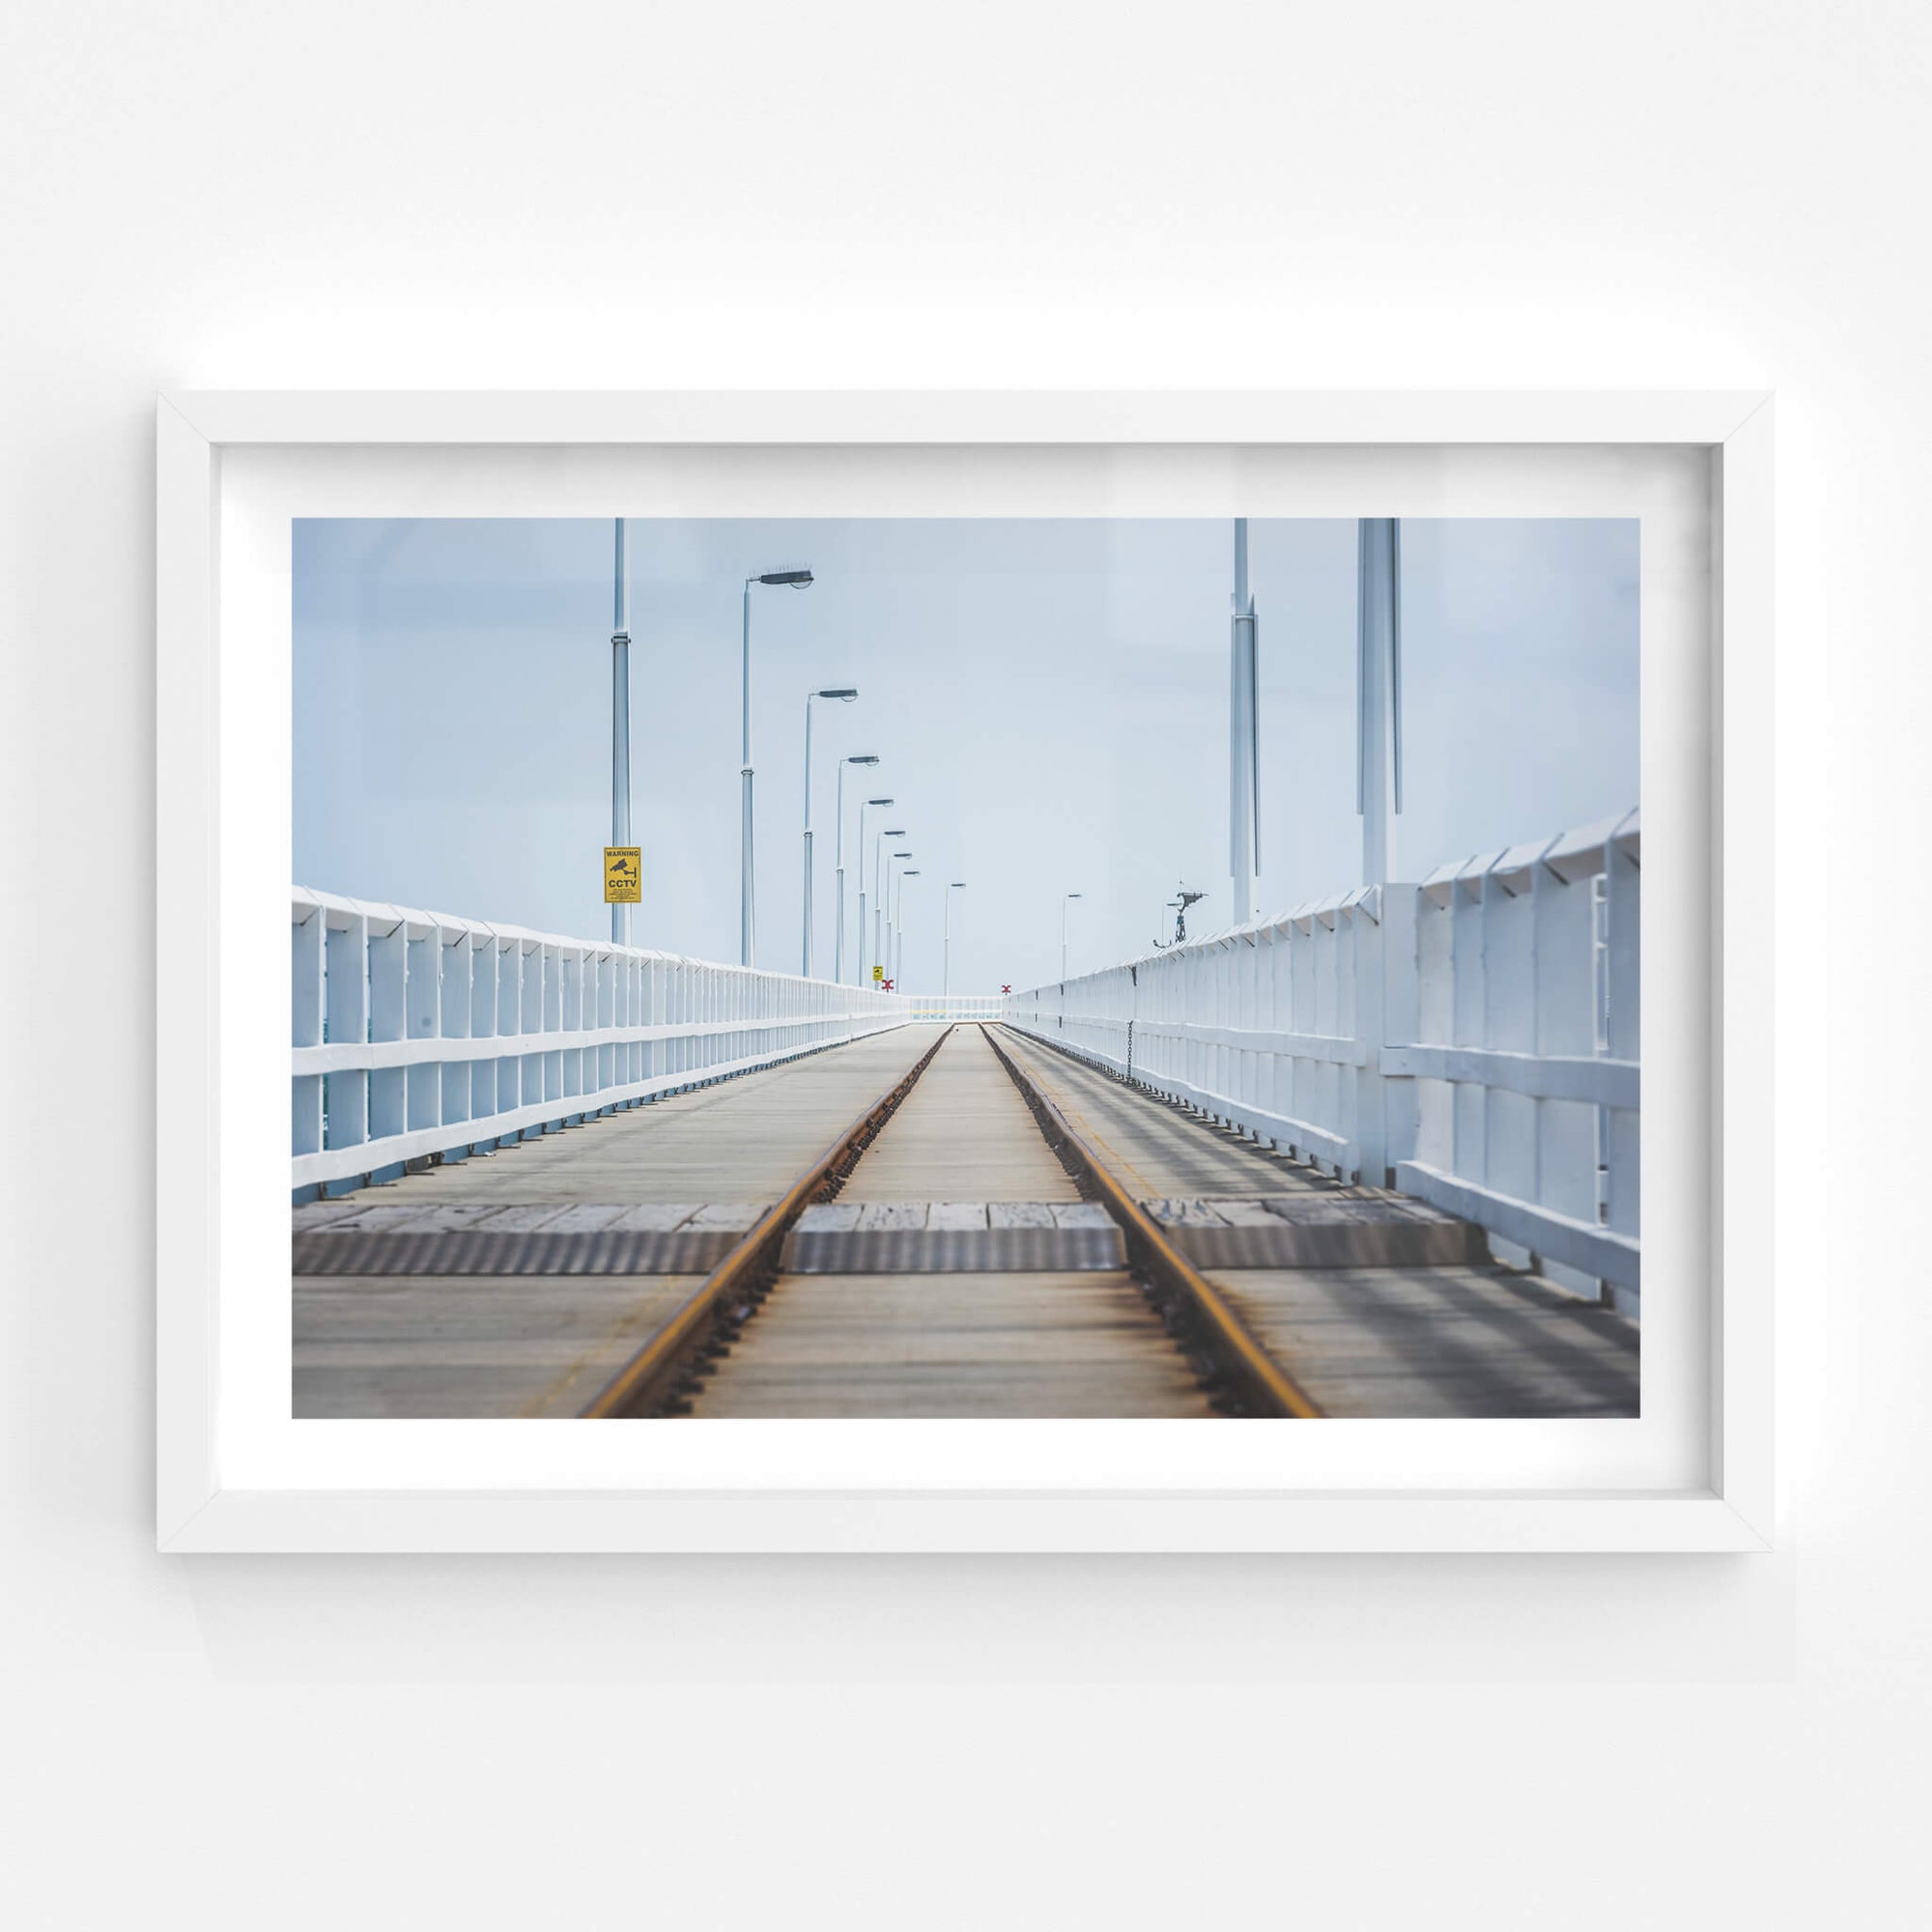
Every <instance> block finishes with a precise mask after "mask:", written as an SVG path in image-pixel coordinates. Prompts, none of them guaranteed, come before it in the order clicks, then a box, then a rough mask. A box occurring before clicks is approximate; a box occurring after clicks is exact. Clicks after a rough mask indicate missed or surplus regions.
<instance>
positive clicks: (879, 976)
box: [872, 966, 886, 986]
mask: <svg viewBox="0 0 1932 1932" xmlns="http://www.w3.org/2000/svg"><path fill="white" fill-rule="evenodd" d="M885 977H886V969H885V968H884V967H883V966H874V967H873V968H872V984H873V985H875V986H876V985H877V984H878V983H879V981H880V980H883V979H884V978H885Z"/></svg>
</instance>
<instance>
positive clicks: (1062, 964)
mask: <svg viewBox="0 0 1932 1932" xmlns="http://www.w3.org/2000/svg"><path fill="white" fill-rule="evenodd" d="M1081 896H1082V895H1081V894H1079V893H1068V894H1067V895H1066V896H1065V898H1064V899H1062V900H1061V902H1060V983H1061V984H1062V985H1063V986H1064V985H1065V983H1066V908H1067V907H1068V906H1070V905H1071V904H1072V903H1073V901H1074V900H1075V899H1077V898H1079V897H1081Z"/></svg>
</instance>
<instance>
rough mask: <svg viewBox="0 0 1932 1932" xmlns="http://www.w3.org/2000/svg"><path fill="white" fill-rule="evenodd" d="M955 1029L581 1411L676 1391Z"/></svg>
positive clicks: (641, 1406) (627, 1408) (655, 1401)
mask: <svg viewBox="0 0 1932 1932" xmlns="http://www.w3.org/2000/svg"><path fill="white" fill-rule="evenodd" d="M951 1034H952V1027H950V1026H949V1027H948V1028H947V1029H946V1031H945V1032H944V1033H942V1034H941V1035H940V1036H939V1037H938V1038H937V1039H936V1040H934V1041H933V1043H932V1045H931V1046H930V1047H928V1048H927V1049H926V1051H925V1052H924V1053H923V1054H922V1055H921V1057H920V1058H919V1060H918V1061H917V1062H915V1063H914V1065H912V1067H911V1068H910V1069H909V1070H908V1071H907V1072H906V1073H905V1074H903V1075H902V1076H901V1077H900V1078H899V1080H898V1081H897V1082H896V1083H895V1085H894V1086H893V1087H891V1088H890V1089H888V1090H887V1092H885V1093H884V1094H880V1096H879V1097H878V1098H877V1099H876V1100H874V1101H873V1102H872V1104H871V1105H870V1106H869V1107H868V1108H867V1110H866V1111H865V1112H864V1113H863V1114H861V1115H860V1116H859V1118H858V1119H857V1120H856V1121H854V1122H852V1123H851V1125H849V1126H848V1127H846V1128H845V1129H844V1131H843V1132H842V1133H840V1134H839V1135H838V1138H837V1139H836V1140H835V1141H833V1142H832V1144H831V1145H830V1146H829V1147H827V1148H826V1149H825V1151H823V1152H822V1153H820V1154H819V1155H818V1157H817V1158H816V1159H815V1160H814V1161H813V1162H812V1163H811V1165H810V1167H809V1168H807V1169H806V1171H805V1172H804V1173H803V1174H802V1175H800V1176H799V1178H798V1179H796V1180H795V1181H793V1182H792V1184H791V1186H790V1187H788V1188H787V1189H786V1190H785V1192H784V1195H783V1197H782V1198H781V1200H779V1201H778V1202H776V1203H775V1204H774V1205H773V1206H772V1207H770V1208H767V1209H766V1210H765V1212H764V1213H763V1214H762V1215H760V1216H759V1217H758V1219H757V1221H756V1222H755V1223H753V1226H752V1228H751V1229H750V1230H749V1231H748V1232H747V1234H746V1235H745V1237H744V1239H743V1240H741V1241H740V1242H739V1243H738V1244H737V1245H736V1246H735V1247H734V1248H732V1250H731V1251H730V1253H729V1254H727V1255H726V1256H725V1258H724V1260H723V1261H721V1262H720V1263H719V1264H718V1265H717V1266H716V1267H715V1268H713V1269H712V1270H711V1272H710V1273H709V1274H708V1275H706V1276H705V1278H704V1281H703V1284H702V1285H701V1286H700V1287H699V1288H698V1290H697V1292H696V1293H695V1294H693V1295H692V1297H691V1299H690V1300H689V1301H687V1302H686V1303H685V1304H684V1306H683V1307H682V1308H680V1309H679V1310H678V1312H677V1313H676V1314H675V1315H674V1316H673V1317H672V1318H671V1319H670V1321H668V1323H666V1325H665V1326H664V1327H663V1328H661V1329H659V1330H658V1332H657V1333H656V1334H655V1335H653V1336H652V1337H651V1339H650V1340H649V1341H648V1342H646V1343H645V1344H644V1346H643V1347H642V1348H641V1349H639V1350H638V1352H637V1353H636V1354H635V1355H633V1356H632V1357H631V1359H630V1360H629V1361H628V1362H626V1363H625V1364H624V1366H623V1367H622V1368H621V1369H619V1370H618V1371H617V1373H616V1375H615V1376H613V1377H612V1378H611V1380H610V1381H609V1382H608V1383H607V1384H606V1385H605V1387H604V1389H603V1392H602V1393H601V1394H599V1395H598V1396H597V1397H596V1399H595V1400H594V1401H593V1402H592V1403H591V1404H590V1406H588V1407H587V1408H585V1409H584V1410H583V1411H582V1416H583V1418H584V1419H586V1420H611V1419H612V1418H616V1417H633V1416H638V1415H645V1414H649V1413H650V1412H651V1410H652V1409H653V1408H655V1407H656V1406H659V1405H660V1404H662V1403H663V1402H665V1401H666V1400H668V1398H669V1397H670V1396H671V1394H672V1393H673V1391H674V1389H675V1387H676V1385H677V1383H678V1382H679V1381H680V1380H681V1379H682V1378H683V1377H684V1376H685V1375H686V1373H687V1372H688V1371H689V1370H690V1368H691V1367H692V1365H693V1363H694V1361H695V1360H696V1357H697V1356H698V1355H700V1354H701V1353H702V1352H703V1350H704V1348H705V1345H706V1343H707V1342H708V1341H710V1340H711V1339H712V1338H713V1336H714V1335H715V1333H716V1330H717V1327H718V1324H719V1323H720V1322H721V1321H723V1320H725V1311H726V1310H728V1309H729V1308H732V1307H734V1306H738V1305H741V1304H737V1303H734V1302H733V1300H732V1296H733V1295H734V1294H742V1295H744V1296H746V1297H747V1298H748V1301H749V1303H750V1306H751V1307H752V1308H753V1309H754V1308H755V1306H756V1303H757V1301H758V1299H759V1298H760V1297H761V1294H762V1286H763V1285H762V1283H761V1281H760V1277H761V1276H762V1275H764V1274H765V1273H767V1272H768V1271H772V1270H775V1269H776V1267H777V1264H778V1259H779V1252H780V1250H781V1248H782V1247H783V1245H784V1238H785V1236H786V1235H788V1234H789V1233H790V1232H791V1226H792V1223H793V1222H794V1221H796V1220H797V1219H798V1217H799V1216H800V1215H801V1214H802V1213H804V1212H805V1210H806V1208H809V1207H810V1205H811V1204H812V1202H814V1201H815V1200H817V1199H818V1198H819V1196H820V1194H821V1193H822V1192H823V1190H824V1189H825V1187H826V1185H827V1183H828V1182H831V1181H832V1180H834V1179H843V1178H844V1176H845V1174H846V1173H848V1172H849V1171H850V1170H851V1168H852V1167H853V1166H854V1165H855V1164H856V1162H857V1160H858V1158H859V1155H860V1154H861V1153H863V1152H864V1151H865V1150H866V1148H867V1146H868V1145H869V1144H870V1143H871V1141H872V1140H873V1138H874V1137H875V1136H876V1135H877V1133H878V1131H879V1129H880V1128H881V1127H883V1126H884V1125H885V1123H886V1122H887V1121H888V1120H890V1119H891V1118H892V1115H893V1114H894V1112H895V1110H896V1109H897V1107H898V1104H899V1102H900V1101H901V1100H903V1099H904V1098H905V1096H906V1095H907V1094H909V1093H910V1092H911V1091H912V1088H913V1083H914V1082H915V1081H916V1080H918V1078H919V1076H920V1075H921V1074H922V1073H923V1072H924V1071H925V1069H926V1068H927V1067H928V1066H929V1065H931V1064H932V1059H933V1056H934V1055H935V1054H936V1053H937V1052H938V1051H939V1049H940V1048H941V1047H942V1046H944V1045H945V1044H946V1041H947V1039H948V1037H950V1036H951Z"/></svg>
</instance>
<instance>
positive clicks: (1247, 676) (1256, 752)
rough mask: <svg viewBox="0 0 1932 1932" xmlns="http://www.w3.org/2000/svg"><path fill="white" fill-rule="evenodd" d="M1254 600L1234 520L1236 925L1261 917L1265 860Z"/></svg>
mask: <svg viewBox="0 0 1932 1932" xmlns="http://www.w3.org/2000/svg"><path fill="white" fill-rule="evenodd" d="M1255 647H1256V627H1255V600H1254V598H1253V596H1252V595H1251V594H1250V593H1249V590H1248V520H1247V518H1245V517H1236V519H1235V596H1234V616H1233V620H1232V622H1231V624H1230V627H1229V702H1228V870H1229V873H1230V876H1231V877H1232V878H1233V880H1234V901H1235V923H1236V925H1245V924H1247V923H1248V922H1249V921H1250V920H1252V919H1256V918H1258V917H1259V916H1260V908H1259V907H1258V906H1257V905H1256V904H1255V900H1256V898H1257V897H1258V896H1259V895H1258V894H1257V893H1256V890H1255V874H1256V868H1257V867H1258V865H1259V863H1260V861H1259V853H1260V849H1261V833H1260V824H1261V810H1260V790H1259V784H1260V781H1259V777H1258V773H1259V768H1260V732H1261V725H1260V716H1259V706H1260V698H1259V696H1258V687H1257V685H1256V681H1255V664H1256V656H1255Z"/></svg>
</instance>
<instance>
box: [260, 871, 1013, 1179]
mask: <svg viewBox="0 0 1932 1932" xmlns="http://www.w3.org/2000/svg"><path fill="white" fill-rule="evenodd" d="M290 935H291V940H292V943H293V947H294V958H293V969H294V970H293V975H292V987H293V994H294V1003H293V1004H294V1010H293V1033H292V1038H293V1049H294V1074H293V1082H294V1084H293V1090H292V1091H293V1128H294V1138H293V1154H294V1169H293V1175H294V1178H293V1186H294V1189H295V1193H296V1198H297V1199H298V1200H299V1199H303V1198H306V1197H308V1196H310V1195H313V1194H316V1193H319V1192H320V1193H338V1192H341V1191H343V1190H344V1189H345V1188H349V1187H353V1186H357V1185H360V1184H362V1183H363V1182H364V1181H366V1180H368V1179H372V1178H374V1179H384V1178H388V1177H390V1176H392V1175H394V1174H397V1173H400V1172H401V1171H402V1170H403V1168H404V1166H405V1164H406V1163H408V1162H410V1161H412V1160H420V1159H423V1158H426V1157H429V1156H440V1157H441V1158H443V1159H455V1158H461V1157H463V1156H465V1155H467V1154H469V1153H471V1152H480V1151H487V1150H489V1149H491V1148H495V1147H498V1146H501V1145H503V1144H505V1143H507V1142H511V1141H515V1140H518V1139H520V1138H521V1137H523V1136H524V1135H526V1134H532V1133H540V1132H544V1131H546V1130H549V1129H552V1128H555V1127H559V1126H562V1125H565V1124H566V1123H569V1122H578V1121H582V1120H583V1119H585V1118H586V1117H588V1116H592V1115H596V1114H601V1113H608V1112H611V1111H612V1110H613V1109H616V1108H620V1107H630V1106H636V1105H639V1104H640V1103H641V1102H643V1101H646V1100H649V1099H652V1098H654V1097H655V1096H657V1095H659V1094H671V1093H676V1092H677V1091H679V1090H680V1089H682V1088H686V1087H694V1086H697V1085H699V1084H702V1083H704V1082H707V1081H712V1080H721V1079H724V1078H725V1077H726V1076H728V1075H730V1074H734V1073H744V1072H749V1071H751V1070H752V1069H753V1068H755V1067H760V1066H770V1065H776V1064H777V1063H778V1062H780V1061H783V1060H790V1059H792V1058H794V1057H796V1056H797V1055H799V1054H802V1053H810V1052H813V1051H815V1050H816V1049H818V1048H819V1047H824V1046H833V1045H837V1044H839V1043H840V1042H842V1041H845V1040H852V1039H859V1038H863V1037H865V1036H867V1035H868V1034H874V1033H880V1032H883V1031H884V1030H886V1029H887V1028H889V1027H896V1026H903V1025H905V1024H906V1023H907V1022H908V1021H909V1020H912V1019H914V1018H916V1017H917V1018H927V1017H939V1016H940V1015H938V1014H936V1013H932V1014H928V1013H927V1012H926V1011H924V1010H923V1009H924V1008H925V1007H927V1006H931V1005H934V1004H939V1003H933V1002H915V1001H913V1000H910V999H908V998H906V997H905V996H903V995H900V994H897V993H883V992H873V991H871V990H869V989H862V988H860V987H857V986H839V985H835V984H833V983H832V982H830V981H829V980H803V979H799V978H797V977H795V976H792V975H789V974H783V973H765V972H757V971H753V970H751V969H748V968H744V967H739V966H714V965H710V964H707V963H706V962H704V961H702V960H696V959H684V958H680V957H678V956H677V955H675V954H673V953H666V952H648V951H645V950H642V949H639V948H632V947H619V946H613V945H611V943H610V942H609V941H603V942H599V941H594V940H578V939H561V938H558V937H556V936H555V935H554V934H551V933H542V932H529V931H526V930H525V929H524V928H522V927H520V926H512V925H486V924H483V923H480V922H477V921H473V920H461V919H451V918H448V917H446V916H444V915H443V914H440V913H427V912H416V911H412V910H410V909H409V908H407V907H402V906H390V905H372V904H366V903H364V902H363V901H361V900H358V899H348V898H338V897H335V896H332V895H329V894H327V893H315V892H309V891H306V890H304V889H303V888H301V887H298V888H297V889H296V890H295V893H294V895H293V896H292V899H291V906H290ZM992 1004H993V1005H994V1006H995V1007H997V1006H998V1004H999V1002H998V1001H997V1000H995V1001H994V1002H993V1003H992ZM916 1009H918V1010H916Z"/></svg>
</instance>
